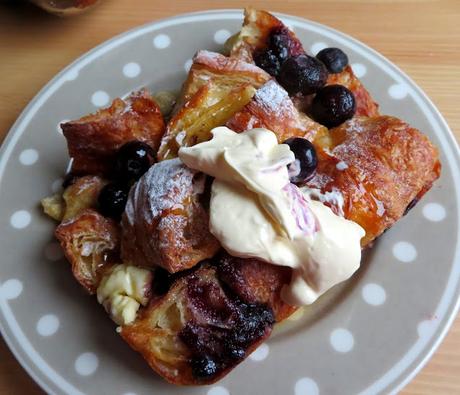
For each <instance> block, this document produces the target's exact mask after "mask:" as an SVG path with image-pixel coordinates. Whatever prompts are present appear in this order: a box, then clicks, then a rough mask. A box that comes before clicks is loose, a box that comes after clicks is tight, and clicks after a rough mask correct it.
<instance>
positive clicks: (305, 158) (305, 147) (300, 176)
mask: <svg viewBox="0 0 460 395" xmlns="http://www.w3.org/2000/svg"><path fill="white" fill-rule="evenodd" d="M284 144H287V145H289V148H290V149H291V151H292V152H293V153H294V156H295V161H294V163H291V164H290V165H289V166H288V171H289V178H290V180H291V182H293V183H295V184H297V183H300V182H305V181H308V180H309V179H310V178H311V177H312V176H313V174H314V173H315V170H316V167H317V166H318V157H317V156H316V150H315V147H314V146H313V144H312V143H310V142H309V141H308V140H307V139H303V138H301V137H293V138H290V139H288V140H286V141H285V142H284Z"/></svg>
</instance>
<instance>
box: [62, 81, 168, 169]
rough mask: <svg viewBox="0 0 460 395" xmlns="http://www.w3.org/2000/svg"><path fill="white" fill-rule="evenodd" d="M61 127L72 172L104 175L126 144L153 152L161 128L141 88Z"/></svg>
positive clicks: (160, 119) (150, 100)
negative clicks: (144, 146) (134, 143)
mask: <svg viewBox="0 0 460 395" xmlns="http://www.w3.org/2000/svg"><path fill="white" fill-rule="evenodd" d="M61 128H62V131H63V133H64V136H65V138H66V139H67V145H68V149H69V156H70V157H71V158H73V163H72V173H74V174H99V175H104V174H107V173H108V172H110V170H111V169H112V164H113V159H114V154H115V153H116V151H117V150H118V149H119V148H120V147H121V146H122V145H123V144H125V143H127V142H129V141H132V140H139V141H142V142H144V143H147V144H149V145H150V146H151V147H152V148H153V149H154V150H155V151H156V150H157V149H158V147H159V145H160V139H161V137H162V136H163V133H164V129H165V125H164V120H163V116H162V115H161V112H160V109H159V107H158V105H157V104H156V102H155V101H154V100H153V98H152V96H151V95H150V94H149V93H148V92H147V90H145V89H143V90H141V91H139V92H135V93H132V94H131V95H130V96H129V97H128V98H126V99H119V98H117V99H115V100H114V101H113V102H112V105H111V106H110V107H108V108H105V109H102V110H99V111H98V112H96V113H95V114H91V115H87V116H85V117H83V118H80V119H79V120H76V121H69V122H66V123H63V124H61Z"/></svg>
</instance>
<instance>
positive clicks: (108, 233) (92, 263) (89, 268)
mask: <svg viewBox="0 0 460 395" xmlns="http://www.w3.org/2000/svg"><path fill="white" fill-rule="evenodd" d="M119 232H120V230H119V225H118V224H117V223H116V222H115V221H113V220H111V219H108V218H105V217H103V216H102V215H101V214H99V213H98V212H97V211H95V210H92V209H85V210H83V211H82V212H80V213H79V214H78V215H77V216H76V217H72V218H70V219H68V220H65V221H63V222H62V223H61V224H60V225H58V227H57V228H56V231H55V235H56V238H57V239H58V240H59V243H60V244H61V247H62V249H63V250H64V254H65V256H66V258H67V259H68V261H69V262H70V264H71V265H72V272H73V275H74V277H75V278H76V279H77V281H78V282H79V283H80V284H81V285H82V286H83V287H84V288H85V289H86V290H87V291H88V292H89V293H90V294H94V293H95V292H96V289H97V286H98V285H99V281H100V279H101V278H102V275H103V274H104V271H105V270H107V269H108V268H109V267H110V266H111V265H112V259H114V260H118V258H117V257H118V255H119V246H120V234H119Z"/></svg>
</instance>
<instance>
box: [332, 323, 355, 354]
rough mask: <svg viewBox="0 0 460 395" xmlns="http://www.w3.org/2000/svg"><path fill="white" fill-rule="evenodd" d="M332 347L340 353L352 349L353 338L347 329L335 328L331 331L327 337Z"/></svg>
mask: <svg viewBox="0 0 460 395" xmlns="http://www.w3.org/2000/svg"><path fill="white" fill-rule="evenodd" d="M329 341H330V343H331V346H332V348H333V349H334V350H335V351H337V352H340V353H346V352H349V351H351V350H352V349H353V346H354V344H355V339H354V338H353V335H352V334H351V332H350V331H349V330H348V329H345V328H337V329H334V330H333V331H332V332H331V335H330V337H329Z"/></svg>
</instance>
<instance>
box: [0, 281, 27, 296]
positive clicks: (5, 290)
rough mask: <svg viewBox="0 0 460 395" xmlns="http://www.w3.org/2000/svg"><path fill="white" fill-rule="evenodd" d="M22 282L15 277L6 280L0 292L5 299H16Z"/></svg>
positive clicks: (20, 291)
mask: <svg viewBox="0 0 460 395" xmlns="http://www.w3.org/2000/svg"><path fill="white" fill-rule="evenodd" d="M22 289H23V286H22V282H21V281H19V280H18V279H16V278H12V279H10V280H6V281H5V282H4V283H3V284H2V286H1V288H0V291H1V294H2V296H3V297H4V298H5V299H6V300H12V299H16V298H17V297H18V296H19V295H21V293H22Z"/></svg>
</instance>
